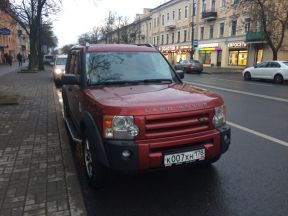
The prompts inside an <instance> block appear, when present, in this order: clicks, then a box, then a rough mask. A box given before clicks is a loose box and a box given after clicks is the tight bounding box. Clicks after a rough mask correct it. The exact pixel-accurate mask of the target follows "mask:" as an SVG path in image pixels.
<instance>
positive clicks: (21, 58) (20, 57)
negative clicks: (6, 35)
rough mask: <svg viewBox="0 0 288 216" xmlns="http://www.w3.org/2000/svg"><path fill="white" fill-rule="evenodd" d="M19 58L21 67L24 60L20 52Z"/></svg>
mask: <svg viewBox="0 0 288 216" xmlns="http://www.w3.org/2000/svg"><path fill="white" fill-rule="evenodd" d="M17 60H18V64H19V67H21V66H22V62H23V56H22V55H21V53H20V52H19V53H18V54H17Z"/></svg>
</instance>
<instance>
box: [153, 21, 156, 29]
mask: <svg viewBox="0 0 288 216" xmlns="http://www.w3.org/2000/svg"><path fill="white" fill-rule="evenodd" d="M153 21H154V28H156V19H154V20H153Z"/></svg>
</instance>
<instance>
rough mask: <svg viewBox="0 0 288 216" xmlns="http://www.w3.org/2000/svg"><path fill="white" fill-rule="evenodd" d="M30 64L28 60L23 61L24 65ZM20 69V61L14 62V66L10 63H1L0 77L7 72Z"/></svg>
mask: <svg viewBox="0 0 288 216" xmlns="http://www.w3.org/2000/svg"><path fill="white" fill-rule="evenodd" d="M26 66H28V62H27V61H26V62H25V63H23V66H22V68H23V67H26ZM18 70H19V66H18V62H13V64H12V66H10V65H3V64H1V65H0V77H1V76H3V75H5V74H7V73H11V72H16V71H18Z"/></svg>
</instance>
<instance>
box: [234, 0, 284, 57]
mask: <svg viewBox="0 0 288 216" xmlns="http://www.w3.org/2000/svg"><path fill="white" fill-rule="evenodd" d="M239 8H240V11H241V12H243V13H246V14H248V15H249V17H250V19H251V21H252V23H254V26H256V23H257V22H259V23H260V24H261V25H260V26H261V27H262V30H263V32H264V36H265V39H266V41H267V43H268V45H269V46H270V48H271V50H272V52H273V60H277V55H278V51H279V49H280V48H281V46H282V43H283V39H284V36H285V31H286V30H287V26H288V1H287V0H239Z"/></svg>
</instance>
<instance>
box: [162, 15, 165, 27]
mask: <svg viewBox="0 0 288 216" xmlns="http://www.w3.org/2000/svg"><path fill="white" fill-rule="evenodd" d="M164 19H165V17H164V15H162V26H163V25H164Z"/></svg>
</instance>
